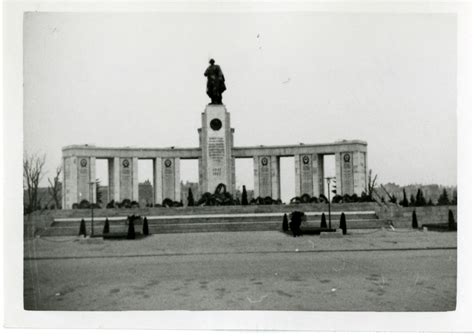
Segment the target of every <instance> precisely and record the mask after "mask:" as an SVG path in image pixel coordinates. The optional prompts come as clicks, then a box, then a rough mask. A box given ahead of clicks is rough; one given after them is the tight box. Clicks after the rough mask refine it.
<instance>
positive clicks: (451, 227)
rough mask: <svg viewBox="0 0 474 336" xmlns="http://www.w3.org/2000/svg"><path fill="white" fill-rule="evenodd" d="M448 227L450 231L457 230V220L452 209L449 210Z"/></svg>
mask: <svg viewBox="0 0 474 336" xmlns="http://www.w3.org/2000/svg"><path fill="white" fill-rule="evenodd" d="M448 229H449V230H450V231H456V229H457V225H456V221H455V220H454V214H453V211H452V210H449V212H448Z"/></svg>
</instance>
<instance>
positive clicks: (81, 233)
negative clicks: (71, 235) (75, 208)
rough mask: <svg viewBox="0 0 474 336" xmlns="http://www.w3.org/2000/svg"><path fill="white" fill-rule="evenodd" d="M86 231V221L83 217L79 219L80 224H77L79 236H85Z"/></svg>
mask: <svg viewBox="0 0 474 336" xmlns="http://www.w3.org/2000/svg"><path fill="white" fill-rule="evenodd" d="M86 234H87V233H86V222H85V221H84V218H83V219H81V224H80V225H79V236H85V235H86Z"/></svg>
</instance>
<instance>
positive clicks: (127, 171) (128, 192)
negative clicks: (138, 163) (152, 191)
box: [116, 158, 133, 202]
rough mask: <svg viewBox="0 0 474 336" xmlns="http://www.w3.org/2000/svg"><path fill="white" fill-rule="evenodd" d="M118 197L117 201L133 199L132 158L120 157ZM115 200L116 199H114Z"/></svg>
mask: <svg viewBox="0 0 474 336" xmlns="http://www.w3.org/2000/svg"><path fill="white" fill-rule="evenodd" d="M119 169H120V184H119V185H120V197H119V200H118V202H121V201H123V200H124V199H129V200H132V199H133V192H132V189H133V182H132V180H133V162H132V158H120V159H119ZM116 201H117V200H116Z"/></svg>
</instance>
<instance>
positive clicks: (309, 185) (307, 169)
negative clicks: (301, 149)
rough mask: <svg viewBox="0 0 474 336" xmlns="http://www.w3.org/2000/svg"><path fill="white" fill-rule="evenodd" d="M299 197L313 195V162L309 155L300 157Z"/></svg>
mask: <svg viewBox="0 0 474 336" xmlns="http://www.w3.org/2000/svg"><path fill="white" fill-rule="evenodd" d="M300 165H301V195H304V194H308V195H310V196H312V195H313V171H312V166H313V161H312V158H311V155H309V154H308V155H301V164H300ZM301 195H299V196H301Z"/></svg>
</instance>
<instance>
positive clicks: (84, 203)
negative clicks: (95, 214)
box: [79, 199, 91, 209]
mask: <svg viewBox="0 0 474 336" xmlns="http://www.w3.org/2000/svg"><path fill="white" fill-rule="evenodd" d="M90 207H91V204H90V202H89V201H88V200H86V199H83V200H82V201H81V202H79V209H90Z"/></svg>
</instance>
